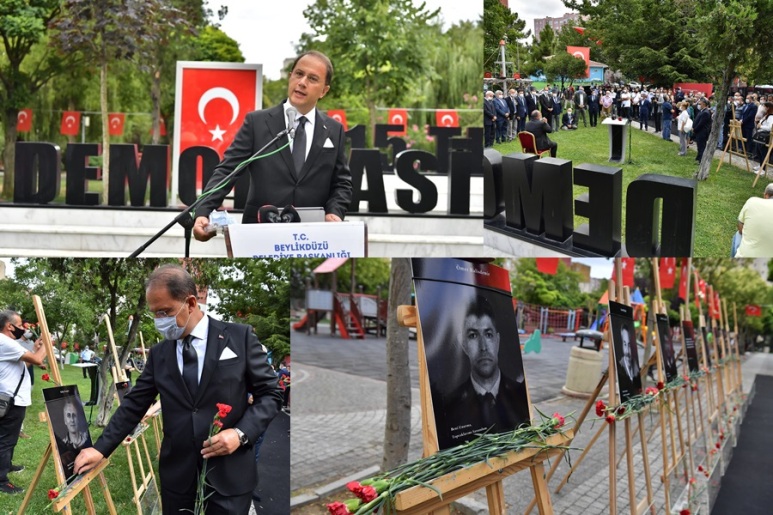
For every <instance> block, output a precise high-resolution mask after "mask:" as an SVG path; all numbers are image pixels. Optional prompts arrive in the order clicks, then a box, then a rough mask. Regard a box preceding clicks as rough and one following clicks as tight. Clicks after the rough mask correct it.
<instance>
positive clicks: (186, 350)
mask: <svg viewBox="0 0 773 515" xmlns="http://www.w3.org/2000/svg"><path fill="white" fill-rule="evenodd" d="M191 340H193V336H192V335H190V334H189V335H188V336H186V337H185V339H184V340H183V382H185V386H187V387H188V391H189V392H190V394H191V397H193V398H195V397H196V390H198V388H199V358H198V356H197V354H196V349H194V348H193V345H191Z"/></svg>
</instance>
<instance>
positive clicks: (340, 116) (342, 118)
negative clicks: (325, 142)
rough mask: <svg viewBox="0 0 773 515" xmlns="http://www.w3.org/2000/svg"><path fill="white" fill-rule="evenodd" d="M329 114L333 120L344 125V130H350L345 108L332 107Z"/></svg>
mask: <svg viewBox="0 0 773 515" xmlns="http://www.w3.org/2000/svg"><path fill="white" fill-rule="evenodd" d="M327 115H328V116H329V117H330V118H332V119H333V120H335V121H337V122H338V123H340V124H341V125H343V126H344V131H348V130H349V126H348V125H347V124H346V111H345V110H343V109H330V110H328V112H327Z"/></svg>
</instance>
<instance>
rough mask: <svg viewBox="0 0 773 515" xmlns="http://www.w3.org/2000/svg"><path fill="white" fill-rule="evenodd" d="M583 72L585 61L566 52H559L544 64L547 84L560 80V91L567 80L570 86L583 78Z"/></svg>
mask: <svg viewBox="0 0 773 515" xmlns="http://www.w3.org/2000/svg"><path fill="white" fill-rule="evenodd" d="M585 70H586V66H585V60H584V59H581V58H579V57H575V56H573V55H571V54H569V53H568V52H561V51H559V52H558V53H557V54H556V55H554V56H553V57H551V58H550V59H548V60H547V63H545V76H546V77H547V79H548V82H555V81H556V80H560V81H561V90H563V89H564V81H566V80H568V81H569V84H571V83H572V82H574V79H580V78H583V77H585Z"/></svg>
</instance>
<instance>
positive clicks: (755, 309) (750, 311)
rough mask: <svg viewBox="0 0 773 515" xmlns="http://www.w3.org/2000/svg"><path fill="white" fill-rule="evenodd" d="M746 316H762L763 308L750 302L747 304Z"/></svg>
mask: <svg viewBox="0 0 773 515" xmlns="http://www.w3.org/2000/svg"><path fill="white" fill-rule="evenodd" d="M746 316H748V317H761V316H762V308H761V307H760V306H757V305H756V304H749V305H747V306H746Z"/></svg>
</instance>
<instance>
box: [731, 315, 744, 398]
mask: <svg viewBox="0 0 773 515" xmlns="http://www.w3.org/2000/svg"><path fill="white" fill-rule="evenodd" d="M733 332H734V333H735V356H736V358H738V360H737V361H736V362H735V374H736V381H737V382H738V388H739V390H738V391H739V393H741V396H743V374H742V369H741V340H740V335H739V334H738V309H737V307H736V304H735V302H733Z"/></svg>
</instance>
